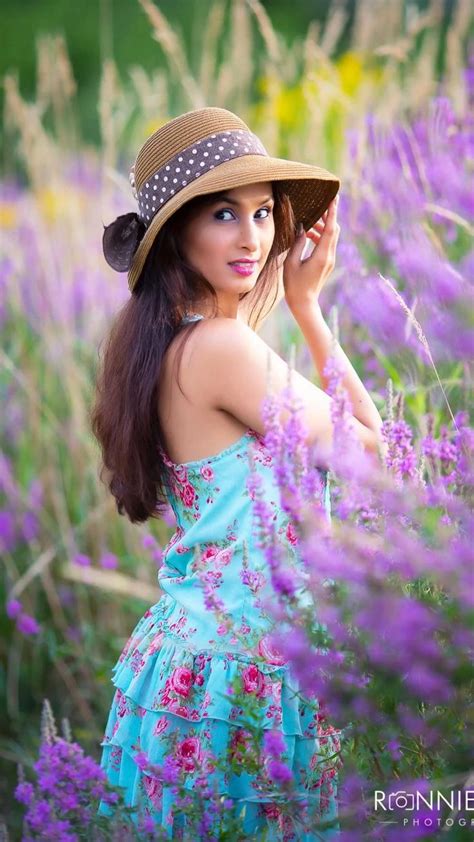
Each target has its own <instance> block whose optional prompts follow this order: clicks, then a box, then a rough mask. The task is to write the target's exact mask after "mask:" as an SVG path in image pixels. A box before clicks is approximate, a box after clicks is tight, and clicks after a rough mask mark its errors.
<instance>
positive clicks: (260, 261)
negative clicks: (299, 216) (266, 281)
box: [182, 181, 275, 305]
mask: <svg viewBox="0 0 474 842" xmlns="http://www.w3.org/2000/svg"><path fill="white" fill-rule="evenodd" d="M273 205H274V200H273V194H272V185H271V182H269V181H264V182H259V183H258V184H249V185H246V186H244V187H234V188H232V189H231V190H225V192H224V193H223V194H222V195H221V196H220V197H219V198H218V199H217V200H216V201H213V202H212V204H209V205H205V206H204V207H202V208H200V209H199V210H198V211H197V212H196V214H195V216H194V217H193V218H192V220H191V221H190V222H189V223H188V224H187V225H186V227H185V229H184V231H183V235H182V237H183V239H182V245H183V251H184V255H185V257H186V260H187V261H188V263H189V264H190V265H191V266H192V267H193V268H194V269H196V270H197V271H199V272H200V273H201V274H202V275H203V276H204V277H205V278H206V280H207V281H208V282H209V283H210V284H211V285H212V286H213V287H214V289H215V291H216V293H217V296H218V299H219V301H220V303H222V304H224V305H226V304H230V305H232V303H234V302H235V301H238V296H239V295H241V294H242V293H244V292H248V291H249V290H251V289H253V287H254V286H255V283H256V281H257V278H258V276H259V274H260V272H261V271H262V269H263V267H264V265H265V261H266V259H267V257H268V254H269V251H270V249H271V246H272V243H273V238H274V236H275V224H274V220H273Z"/></svg>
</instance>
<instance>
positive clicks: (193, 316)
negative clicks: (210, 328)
mask: <svg viewBox="0 0 474 842" xmlns="http://www.w3.org/2000/svg"><path fill="white" fill-rule="evenodd" d="M199 319H204V316H201V314H200V313H186V314H185V315H184V316H183V318H182V319H181V324H182V325H184V324H189V323H190V322H197V321H199Z"/></svg>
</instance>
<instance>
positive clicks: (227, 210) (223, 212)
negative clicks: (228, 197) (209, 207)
mask: <svg viewBox="0 0 474 842" xmlns="http://www.w3.org/2000/svg"><path fill="white" fill-rule="evenodd" d="M226 213H228V214H230V216H231V218H232V217H233V216H234V214H233V213H232V211H231V210H229V209H228V208H225V209H224V210H220V211H217V213H216V214H215V217H216V219H222V218H223V214H226ZM225 219H229V217H226V218H225ZM224 221H225V220H224Z"/></svg>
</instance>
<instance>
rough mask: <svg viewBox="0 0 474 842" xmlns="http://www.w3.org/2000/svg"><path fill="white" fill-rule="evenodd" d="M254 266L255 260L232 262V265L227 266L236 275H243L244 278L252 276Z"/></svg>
mask: <svg viewBox="0 0 474 842" xmlns="http://www.w3.org/2000/svg"><path fill="white" fill-rule="evenodd" d="M256 265H257V261H256V260H234V262H233V263H229V266H230V267H231V269H233V270H234V272H237V274H238V275H244V276H245V277H248V276H249V275H252V274H253V272H254V271H255V267H256Z"/></svg>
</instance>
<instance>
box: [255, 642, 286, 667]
mask: <svg viewBox="0 0 474 842" xmlns="http://www.w3.org/2000/svg"><path fill="white" fill-rule="evenodd" d="M258 654H259V655H261V656H262V658H265V660H266V661H268V663H269V664H274V665H275V666H278V667H281V666H282V665H283V664H286V663H287V660H286V658H285V656H284V655H282V654H281V652H279V650H278V649H277V648H276V646H274V645H273V644H272V643H271V641H270V638H269V637H268V635H265V636H264V637H262V639H261V640H260V642H259V644H258Z"/></svg>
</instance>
